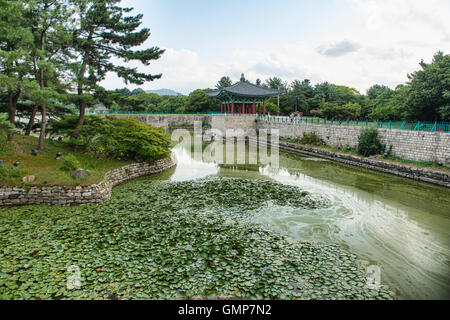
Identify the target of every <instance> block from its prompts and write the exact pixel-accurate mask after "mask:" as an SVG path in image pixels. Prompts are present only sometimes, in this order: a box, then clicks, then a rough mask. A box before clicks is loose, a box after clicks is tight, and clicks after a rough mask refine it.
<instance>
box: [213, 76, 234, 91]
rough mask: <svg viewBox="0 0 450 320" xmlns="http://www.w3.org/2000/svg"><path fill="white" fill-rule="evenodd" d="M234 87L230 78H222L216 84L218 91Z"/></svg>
mask: <svg viewBox="0 0 450 320" xmlns="http://www.w3.org/2000/svg"><path fill="white" fill-rule="evenodd" d="M231 85H232V82H231V79H230V77H222V78H220V80H219V82H217V84H216V88H217V89H219V90H220V89H223V88H226V87H229V86H231Z"/></svg>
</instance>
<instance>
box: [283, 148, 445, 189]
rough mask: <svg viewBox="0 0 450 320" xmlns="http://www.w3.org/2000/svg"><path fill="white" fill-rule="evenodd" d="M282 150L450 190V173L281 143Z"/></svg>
mask: <svg viewBox="0 0 450 320" xmlns="http://www.w3.org/2000/svg"><path fill="white" fill-rule="evenodd" d="M280 150H285V151H291V152H297V153H302V154H307V155H310V156H315V157H320V158H324V159H328V160H333V161H336V162H341V163H345V164H349V165H353V166H358V167H361V168H366V169H371V170H375V171H379V172H384V173H389V174H393V175H396V176H400V177H404V178H409V179H413V180H417V181H422V182H428V183H433V184H437V185H440V186H443V187H447V188H450V172H445V171H441V170H435V169H431V168H421V167H416V166H411V165H407V164H402V163H395V162H391V161H383V160H378V159H372V158H363V157H358V156H354V155H351V154H343V153H338V152H332V151H329V150H325V149H321V148H315V147H309V146H301V145H297V144H293V143H287V142H280Z"/></svg>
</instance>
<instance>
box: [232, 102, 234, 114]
mask: <svg viewBox="0 0 450 320" xmlns="http://www.w3.org/2000/svg"><path fill="white" fill-rule="evenodd" d="M231 114H234V101H232V102H231Z"/></svg>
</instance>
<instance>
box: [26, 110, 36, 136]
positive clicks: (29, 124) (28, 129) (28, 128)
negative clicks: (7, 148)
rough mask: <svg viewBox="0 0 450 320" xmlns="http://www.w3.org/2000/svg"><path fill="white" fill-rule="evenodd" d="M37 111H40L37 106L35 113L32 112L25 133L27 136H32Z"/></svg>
mask: <svg viewBox="0 0 450 320" xmlns="http://www.w3.org/2000/svg"><path fill="white" fill-rule="evenodd" d="M37 111H38V106H37V105H35V106H33V111H32V112H31V117H30V121H29V122H28V125H27V130H26V131H25V135H26V136H29V135H30V134H31V129H32V128H33V126H34V119H35V118H36V113H37Z"/></svg>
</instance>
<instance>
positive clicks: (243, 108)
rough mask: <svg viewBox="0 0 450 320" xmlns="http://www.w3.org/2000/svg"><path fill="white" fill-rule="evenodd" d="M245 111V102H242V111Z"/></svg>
mask: <svg viewBox="0 0 450 320" xmlns="http://www.w3.org/2000/svg"><path fill="white" fill-rule="evenodd" d="M244 112H245V103H244V102H242V106H241V113H242V114H243V113H244Z"/></svg>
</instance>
